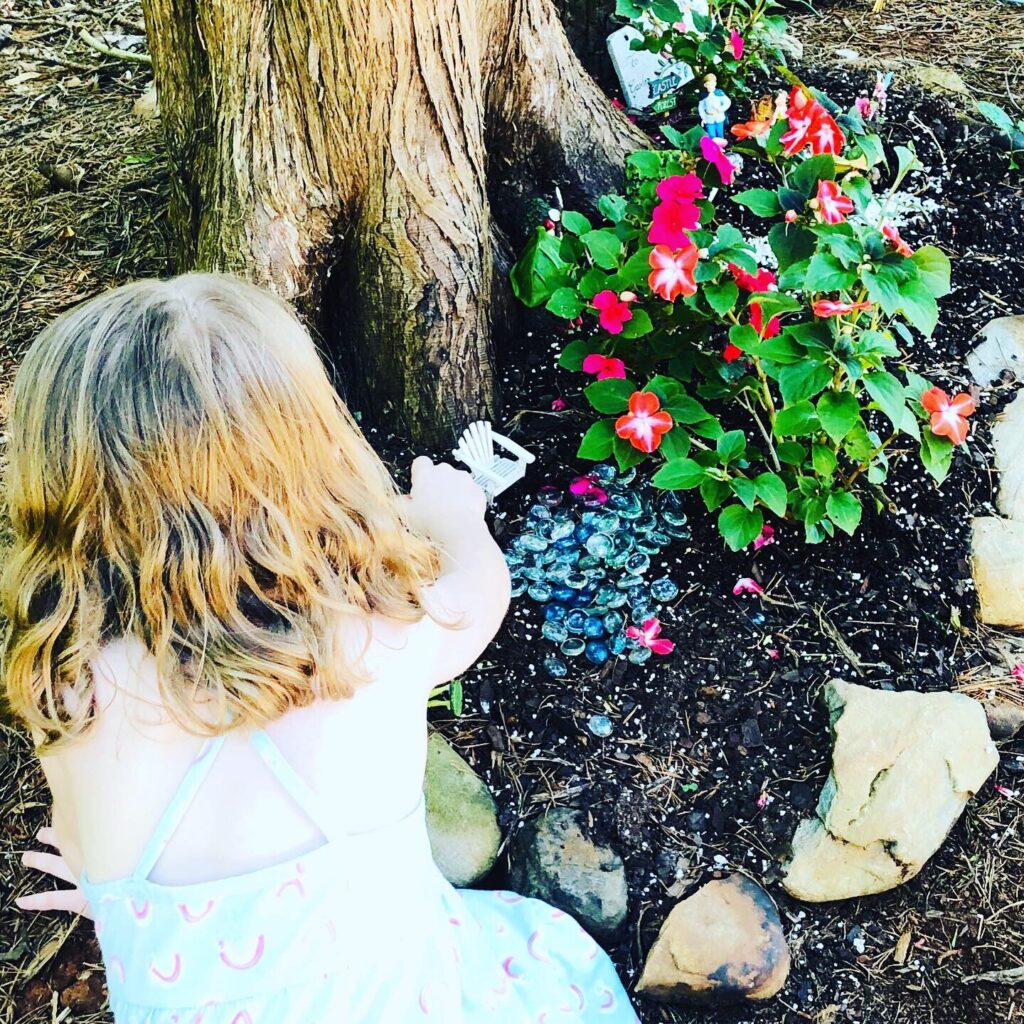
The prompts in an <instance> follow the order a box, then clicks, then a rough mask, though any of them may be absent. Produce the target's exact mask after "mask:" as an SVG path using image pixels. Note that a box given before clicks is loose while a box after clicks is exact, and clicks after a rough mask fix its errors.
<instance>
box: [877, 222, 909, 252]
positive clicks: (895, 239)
mask: <svg viewBox="0 0 1024 1024" xmlns="http://www.w3.org/2000/svg"><path fill="white" fill-rule="evenodd" d="M882 234H883V235H885V239H886V241H887V242H888V243H889V244H890V245H891V246H892V247H893V248H894V249H895V250H896V251H897V252H898V253H899V254H900V255H901V256H908V257H909V256H913V255H914V250H913V249H911V248H910V246H909V245H907V243H906V242H904V241H903V239H902V238H900V233H899V231H897V230H896V225H895V224H890V223H889V222H888V221H885V223H883V224H882Z"/></svg>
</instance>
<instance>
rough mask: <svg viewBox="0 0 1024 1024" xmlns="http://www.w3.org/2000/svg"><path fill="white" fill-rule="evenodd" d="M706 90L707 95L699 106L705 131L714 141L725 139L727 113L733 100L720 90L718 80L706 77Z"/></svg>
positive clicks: (699, 113)
mask: <svg viewBox="0 0 1024 1024" xmlns="http://www.w3.org/2000/svg"><path fill="white" fill-rule="evenodd" d="M704 89H705V91H706V93H707V95H705V96H704V98H703V99H702V100H701V101H700V103H698V104H697V114H698V116H699V117H700V123H701V124H702V125H703V126H704V130H705V131H706V132H707V133H708V135H709V136H710V137H711V138H712V139H724V138H725V112H726V111H727V110H728V109H729V107H731V106H732V100H730V99H729V97H728V96H726V95H725V93H724V92H722V90H721V89H719V88H718V79H717V78H716V77H715V76H714V75H706V76H705V78H704Z"/></svg>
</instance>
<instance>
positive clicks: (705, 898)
mask: <svg viewBox="0 0 1024 1024" xmlns="http://www.w3.org/2000/svg"><path fill="white" fill-rule="evenodd" d="M789 963H790V958H789V947H788V946H787V945H786V937H785V935H784V934H783V931H782V922H781V921H780V920H779V911H778V908H777V907H776V906H775V903H774V901H773V900H772V898H771V896H769V895H768V893H766V892H765V891H764V889H762V888H761V886H759V885H758V884H757V883H756V882H754V881H752V880H751V879H749V878H747V877H745V876H744V875H732V876H730V877H729V878H723V879H719V880H716V881H713V882H708V883H707V885H705V886H703V887H702V888H700V889H698V890H697V892H695V893H694V894H693V895H692V896H690V897H689V898H688V899H685V900H683V901H682V902H681V903H677V904H676V905H675V907H673V908H672V912H671V913H670V914H669V915H668V917H667V918H666V919H665V923H664V924H663V925H662V926H661V931H660V932H659V933H658V938H657V939H656V940H655V943H654V945H653V946H652V947H651V950H650V952H649V953H648V954H647V962H646V963H645V964H644V970H643V974H642V975H641V977H640V981H639V982H638V983H637V986H636V990H637V992H642V993H643V994H644V995H645V996H647V997H648V998H649V999H657V1000H660V1001H662V1002H687V1003H730V1002H743V1001H747V1002H760V1001H763V1000H765V999H770V998H771V997H772V996H774V995H775V994H776V993H778V992H779V991H780V990H781V989H782V987H783V985H785V984H786V978H787V977H788V976H789Z"/></svg>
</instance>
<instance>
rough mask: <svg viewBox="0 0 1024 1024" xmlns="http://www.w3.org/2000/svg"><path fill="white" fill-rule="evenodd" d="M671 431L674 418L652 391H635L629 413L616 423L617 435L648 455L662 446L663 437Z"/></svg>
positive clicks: (630, 401) (631, 397) (630, 400)
mask: <svg viewBox="0 0 1024 1024" xmlns="http://www.w3.org/2000/svg"><path fill="white" fill-rule="evenodd" d="M671 429H672V417H671V416H670V415H669V414H668V413H667V412H665V410H664V409H662V408H661V402H660V400H659V399H658V396H657V395H656V394H654V392H652V391H634V392H633V394H632V395H630V396H629V412H628V413H626V415H625V416H620V417H619V418H618V419H617V420H616V421H615V433H616V434H618V435H619V437H621V438H624V439H625V440H627V441H629V443H630V444H631V445H632V446H633V447H634V448H639V449H640V451H642V452H646V453H647V454H648V455H650V454H651V452H653V451H654V449H655V448H657V447H658V445H660V444H661V435H662V434H665V433H667V432H668V431H669V430H671Z"/></svg>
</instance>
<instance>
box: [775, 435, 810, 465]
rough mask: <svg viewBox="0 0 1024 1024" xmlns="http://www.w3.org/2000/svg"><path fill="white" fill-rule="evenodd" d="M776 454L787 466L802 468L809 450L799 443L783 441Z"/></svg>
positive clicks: (776, 449)
mask: <svg viewBox="0 0 1024 1024" xmlns="http://www.w3.org/2000/svg"><path fill="white" fill-rule="evenodd" d="M775 454H776V455H778V457H779V462H784V463H785V464H786V465H787V466H802V465H803V464H804V461H805V460H806V459H807V450H806V449H805V448H804V446H803V445H802V444H800V443H799V442H798V441H783V442H782V443H781V444H780V445H778V446H777V447H776V448H775Z"/></svg>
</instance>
